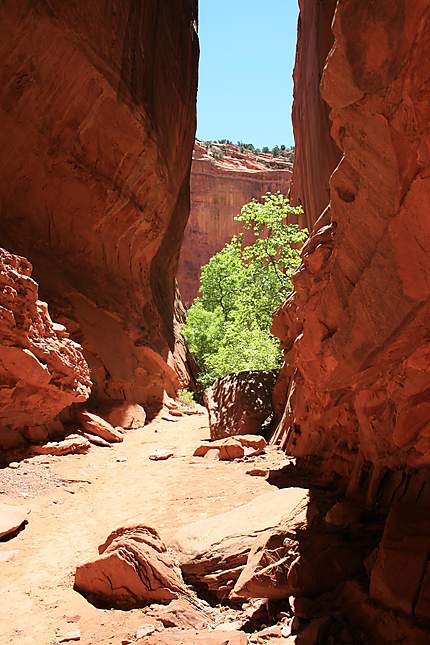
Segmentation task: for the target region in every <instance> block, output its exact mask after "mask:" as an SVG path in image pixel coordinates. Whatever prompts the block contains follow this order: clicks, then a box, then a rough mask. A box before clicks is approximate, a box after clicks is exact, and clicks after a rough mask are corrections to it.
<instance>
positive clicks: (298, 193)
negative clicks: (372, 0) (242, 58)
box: [290, 0, 341, 230]
mask: <svg viewBox="0 0 430 645" xmlns="http://www.w3.org/2000/svg"><path fill="white" fill-rule="evenodd" d="M336 2H337V0H323V1H322V2H305V0H299V4H300V16H299V25H298V41H297V52H296V64H295V68H294V102H293V114H292V117H293V128H294V137H295V142H296V143H295V160H294V169H293V176H292V180H291V194H290V196H291V202H292V203H293V204H294V205H296V204H302V205H303V208H304V216H303V217H304V222H305V225H306V227H307V228H308V229H309V230H312V227H313V225H314V224H315V222H316V220H317V219H318V217H319V216H320V214H321V212H322V210H323V208H325V206H327V204H328V202H329V186H328V182H329V178H330V175H331V173H332V172H333V170H334V169H335V167H336V166H337V164H338V162H339V160H340V156H341V155H340V150H339V148H338V147H337V145H336V143H335V142H334V140H333V138H332V137H331V135H330V125H329V108H328V105H327V103H326V102H325V101H324V99H323V98H322V97H321V94H320V82H321V76H322V72H323V68H324V65H325V61H326V58H327V55H328V53H329V51H330V49H331V47H332V45H333V34H332V31H331V22H332V19H333V13H334V9H335V6H336Z"/></svg>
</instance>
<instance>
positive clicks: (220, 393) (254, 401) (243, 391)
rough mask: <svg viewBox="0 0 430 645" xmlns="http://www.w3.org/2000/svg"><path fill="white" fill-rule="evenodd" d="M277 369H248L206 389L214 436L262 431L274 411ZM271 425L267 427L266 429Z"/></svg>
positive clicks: (212, 434)
mask: <svg viewBox="0 0 430 645" xmlns="http://www.w3.org/2000/svg"><path fill="white" fill-rule="evenodd" d="M276 376H277V375H276V372H274V371H265V372H263V371H260V372H258V371H248V372H240V373H239V374H231V375H229V376H224V377H223V378H220V379H217V380H216V381H215V383H214V384H213V385H212V386H211V387H210V388H208V389H207V390H205V393H204V402H205V406H206V408H207V410H208V413H209V425H210V430H211V439H221V438H222V437H230V436H233V435H241V434H261V429H262V426H263V424H266V425H267V426H269V425H270V421H271V416H272V414H273V407H272V391H273V387H274V385H275V382H276ZM268 429H269V428H268V427H267V430H268Z"/></svg>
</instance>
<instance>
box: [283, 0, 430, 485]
mask: <svg viewBox="0 0 430 645" xmlns="http://www.w3.org/2000/svg"><path fill="white" fill-rule="evenodd" d="M310 4H311V5H313V4H314V3H310ZM427 8H428V7H427V3H426V2H425V1H424V0H420V1H418V2H416V3H414V4H413V5H410V4H407V3H406V2H405V1H404V0H402V1H401V2H399V3H396V4H395V6H394V5H393V4H392V3H391V2H387V1H382V2H380V3H378V5H377V6H376V5H373V4H368V3H365V4H363V3H362V2H359V0H349V1H348V2H342V3H341V2H338V3H337V11H336V13H335V19H334V25H333V29H334V35H335V42H334V48H333V50H332V52H331V54H330V55H329V57H328V59H327V64H326V65H325V69H324V74H323V79H322V96H323V97H324V99H325V100H326V102H327V103H328V104H329V106H330V108H331V112H330V118H331V121H332V130H331V132H332V135H333V137H334V139H335V141H336V142H337V144H338V145H339V147H340V149H341V151H342V153H343V157H342V161H341V162H340V164H339V166H338V167H337V168H336V170H335V172H334V174H333V175H332V177H331V181H330V208H329V209H328V210H326V211H325V212H324V213H323V215H322V216H321V218H320V219H319V221H318V223H317V224H316V227H315V230H314V233H313V235H312V236H311V238H310V239H309V240H308V242H307V243H306V244H305V247H304V249H303V254H302V257H303V263H302V266H301V268H300V270H299V271H298V273H297V274H296V276H295V278H294V285H295V294H294V296H293V297H292V298H291V299H289V300H288V301H287V302H286V303H285V304H284V305H283V307H282V310H281V311H280V312H279V314H278V316H277V319H276V322H275V327H276V330H277V333H278V334H279V335H280V336H281V338H282V343H283V346H284V347H285V350H286V354H285V358H286V362H287V363H288V364H289V365H290V366H292V368H291V370H292V373H294V375H293V380H292V383H291V387H290V390H289V400H288V403H287V407H286V414H285V415H284V419H283V421H282V422H281V426H280V432H279V433H278V434H277V438H278V439H279V440H280V441H281V442H282V443H283V445H285V447H286V449H287V450H288V451H289V452H291V453H293V454H294V455H296V456H308V455H324V456H325V457H326V458H327V465H328V468H329V469H330V470H331V471H332V472H336V473H338V474H340V475H341V476H342V477H344V478H345V479H347V478H348V477H349V476H350V475H351V473H352V470H353V467H354V462H355V460H356V459H357V466H356V468H357V472H358V471H359V470H360V468H362V467H364V468H366V462H371V463H373V464H375V465H376V467H375V470H374V475H373V480H372V490H373V492H375V490H377V487H378V472H379V473H381V472H382V470H381V469H382V468H385V467H387V468H405V467H421V466H425V465H428V464H430V439H429V436H428V430H427V428H428V421H429V419H430V416H429V415H430V405H429V400H430V399H429V388H428V378H427V368H428V360H429V356H430V344H429V340H428V319H429V315H430V299H429V295H430V287H429V285H430V263H429V259H428V258H429V257H430V256H429V251H430V229H429V222H428V218H427V215H426V213H427V207H426V204H427V202H428V200H429V198H430V183H429V180H428V177H427V171H428V167H429V166H430V134H429V131H428V119H427V115H428V109H429V105H430V92H428V91H427V90H426V89H424V85H423V82H424V81H423V79H424V78H426V74H427V65H424V64H423V61H424V60H427V54H428V50H429V42H430V41H429V38H428V33H429V31H430V25H429V20H428V14H427ZM308 37H312V38H314V37H315V34H314V33H313V34H312V36H310V35H309V36H308ZM304 38H305V42H307V40H306V36H304ZM305 126H306V123H305V122H303V123H302V127H303V128H304V127H305ZM302 181H304V182H307V181H309V182H310V183H309V190H313V186H312V183H311V177H306V176H304V175H303V176H302ZM357 455H358V457H357ZM360 464H361V465H360ZM359 480H360V477H356V481H359Z"/></svg>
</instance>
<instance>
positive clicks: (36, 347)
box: [0, 249, 91, 450]
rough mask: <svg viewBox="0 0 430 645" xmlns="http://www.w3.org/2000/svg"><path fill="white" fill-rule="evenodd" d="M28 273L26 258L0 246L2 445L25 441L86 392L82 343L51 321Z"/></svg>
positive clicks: (0, 447)
mask: <svg viewBox="0 0 430 645" xmlns="http://www.w3.org/2000/svg"><path fill="white" fill-rule="evenodd" d="M31 274H32V266H31V264H30V263H29V262H28V261H27V260H26V259H25V258H23V257H19V256H17V255H12V254H11V253H8V252H7V251H5V250H4V249H0V281H1V289H0V309H1V313H0V338H1V343H0V380H1V388H0V450H8V449H12V448H18V447H20V446H21V445H22V444H23V443H24V444H25V437H26V436H27V437H28V438H30V439H31V435H32V430H31V429H32V428H33V427H36V429H35V430H33V434H34V433H36V434H37V426H43V425H45V424H46V423H49V422H51V421H52V419H53V418H54V417H55V416H56V415H57V414H58V413H59V412H61V410H63V409H64V408H65V407H67V406H68V405H71V404H72V403H78V402H83V401H85V400H86V399H87V398H88V396H89V393H90V387H91V381H90V376H89V369H88V365H87V363H86V361H85V359H84V357H83V354H82V348H81V347H80V346H79V345H78V344H77V343H76V342H74V341H72V340H71V339H70V338H69V334H68V332H67V330H66V329H65V328H64V327H63V326H62V325H59V324H57V323H54V322H53V321H52V320H51V317H50V315H49V312H48V307H47V305H46V303H44V302H42V301H41V300H39V297H38V285H37V283H36V282H35V281H34V280H33V278H32V277H31ZM25 428H30V429H29V431H28V433H27V434H26V431H25ZM18 429H19V430H22V431H23V432H22V433H21V432H18ZM40 432H41V433H43V430H41V431H40ZM44 436H45V435H44Z"/></svg>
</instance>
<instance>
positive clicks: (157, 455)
mask: <svg viewBox="0 0 430 645" xmlns="http://www.w3.org/2000/svg"><path fill="white" fill-rule="evenodd" d="M173 454H174V453H173V452H172V451H171V450H164V449H163V448H157V450H155V451H154V452H153V453H152V454H151V455H149V459H151V460H152V461H164V460H166V459H169V458H170V457H173Z"/></svg>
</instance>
